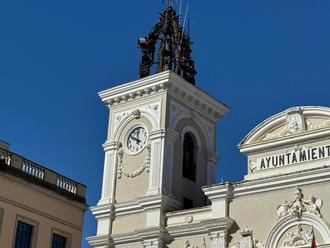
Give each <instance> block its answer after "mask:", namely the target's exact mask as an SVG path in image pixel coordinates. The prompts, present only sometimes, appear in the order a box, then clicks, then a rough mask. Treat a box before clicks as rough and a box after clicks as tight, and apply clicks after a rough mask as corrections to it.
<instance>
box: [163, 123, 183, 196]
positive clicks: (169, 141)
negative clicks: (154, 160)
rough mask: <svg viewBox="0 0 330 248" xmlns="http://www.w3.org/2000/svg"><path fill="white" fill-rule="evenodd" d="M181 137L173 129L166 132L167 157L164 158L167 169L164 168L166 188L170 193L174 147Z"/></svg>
mask: <svg viewBox="0 0 330 248" xmlns="http://www.w3.org/2000/svg"><path fill="white" fill-rule="evenodd" d="M178 137H179V133H178V132H176V131H174V130H172V129H167V130H166V137H165V143H166V147H165V157H164V162H165V165H164V166H165V168H164V173H165V177H164V186H163V187H164V188H165V190H166V191H167V192H168V193H170V194H171V193H172V192H173V190H172V187H173V182H172V179H173V159H174V158H173V154H174V145H175V142H176V141H177V139H178Z"/></svg>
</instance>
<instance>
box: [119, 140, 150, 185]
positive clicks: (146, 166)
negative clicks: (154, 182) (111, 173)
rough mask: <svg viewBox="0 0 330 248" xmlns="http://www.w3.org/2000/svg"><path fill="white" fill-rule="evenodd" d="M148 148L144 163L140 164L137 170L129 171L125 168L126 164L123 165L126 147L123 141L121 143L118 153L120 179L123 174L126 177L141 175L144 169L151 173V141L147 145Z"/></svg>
mask: <svg viewBox="0 0 330 248" xmlns="http://www.w3.org/2000/svg"><path fill="white" fill-rule="evenodd" d="M146 149H147V155H146V157H145V159H144V162H143V164H142V165H141V166H140V168H139V169H137V170H135V171H128V170H125V168H124V165H123V156H124V148H123V145H122V144H121V143H119V145H118V150H117V155H118V169H117V178H118V179H121V178H122V176H123V175H124V176H126V177H130V178H133V177H136V176H138V175H140V174H141V173H142V172H143V171H146V172H147V173H149V170H150V154H151V145H150V143H149V144H148V145H147V146H146Z"/></svg>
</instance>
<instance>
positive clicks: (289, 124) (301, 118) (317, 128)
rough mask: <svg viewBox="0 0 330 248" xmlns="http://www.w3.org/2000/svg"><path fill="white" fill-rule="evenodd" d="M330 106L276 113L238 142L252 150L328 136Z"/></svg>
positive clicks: (243, 147) (243, 148)
mask: <svg viewBox="0 0 330 248" xmlns="http://www.w3.org/2000/svg"><path fill="white" fill-rule="evenodd" d="M329 133H330V108H327V107H321V106H302V107H293V108H289V109H287V110H285V111H283V112H280V113H278V114H275V115H273V116H271V117H269V118H268V119H266V120H265V121H263V122H261V123H260V124H259V125H258V126H256V127H255V128H254V129H253V130H252V131H251V132H249V133H248V135H246V136H245V138H244V139H243V140H242V141H241V142H240V143H239V144H238V147H239V148H240V151H241V152H243V153H253V152H256V151H261V150H266V149H268V148H275V147H279V146H284V145H288V144H297V143H299V142H304V141H306V140H315V139H321V138H324V137H329Z"/></svg>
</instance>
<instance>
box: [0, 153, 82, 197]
mask: <svg viewBox="0 0 330 248" xmlns="http://www.w3.org/2000/svg"><path fill="white" fill-rule="evenodd" d="M0 165H2V166H1V169H2V170H6V171H8V172H12V173H14V174H15V175H17V176H24V177H26V178H27V179H29V180H33V181H34V182H35V183H39V184H40V185H41V186H45V187H47V188H50V189H52V190H55V191H57V192H58V193H60V194H64V195H66V196H68V197H70V198H72V199H74V200H77V201H80V202H83V203H85V201H86V200H85V194H86V186H85V185H83V184H80V183H78V182H76V181H74V180H71V179H69V178H67V177H65V176H62V175H60V174H58V173H56V172H54V171H52V170H50V169H47V168H46V167H43V166H41V165H39V164H36V163H34V162H32V161H30V160H28V159H26V158H24V157H22V156H20V155H17V154H15V153H12V152H10V151H7V150H4V149H2V148H0ZM33 178H35V179H33Z"/></svg>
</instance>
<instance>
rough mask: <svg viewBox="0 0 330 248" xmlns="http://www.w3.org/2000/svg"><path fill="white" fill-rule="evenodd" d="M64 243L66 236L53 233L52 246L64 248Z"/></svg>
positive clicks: (53, 247)
mask: <svg viewBox="0 0 330 248" xmlns="http://www.w3.org/2000/svg"><path fill="white" fill-rule="evenodd" d="M66 243H67V239H66V237H63V236H61V235H59V234H56V233H53V241H52V248H66Z"/></svg>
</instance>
